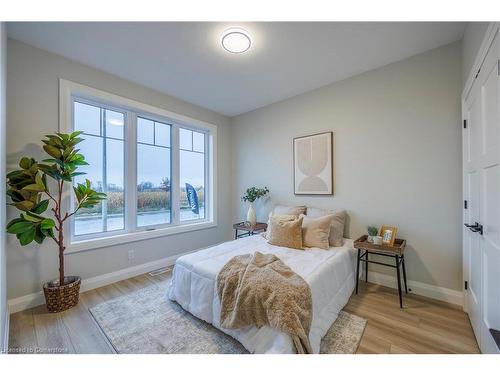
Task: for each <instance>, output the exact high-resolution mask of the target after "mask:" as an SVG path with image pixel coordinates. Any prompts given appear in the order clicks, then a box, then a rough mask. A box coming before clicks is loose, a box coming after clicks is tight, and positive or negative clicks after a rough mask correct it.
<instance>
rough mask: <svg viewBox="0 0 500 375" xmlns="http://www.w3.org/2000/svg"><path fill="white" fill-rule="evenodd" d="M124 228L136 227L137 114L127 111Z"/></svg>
mask: <svg viewBox="0 0 500 375" xmlns="http://www.w3.org/2000/svg"><path fill="white" fill-rule="evenodd" d="M125 186H126V188H125V229H126V231H127V232H133V231H135V230H136V228H137V115H136V114H135V113H133V112H127V128H126V138H125Z"/></svg>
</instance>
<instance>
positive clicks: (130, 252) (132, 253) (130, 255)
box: [128, 250, 135, 262]
mask: <svg viewBox="0 0 500 375" xmlns="http://www.w3.org/2000/svg"><path fill="white" fill-rule="evenodd" d="M134 258H135V254H134V250H129V251H128V261H129V262H132V261H133V260H134Z"/></svg>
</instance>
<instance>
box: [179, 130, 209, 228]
mask: <svg viewBox="0 0 500 375" xmlns="http://www.w3.org/2000/svg"><path fill="white" fill-rule="evenodd" d="M179 149H180V168H179V171H180V178H179V182H180V189H181V202H180V203H181V215H180V219H181V221H186V220H193V219H203V218H205V160H206V158H205V134H204V133H201V132H197V131H194V130H188V129H183V128H180V129H179ZM190 194H191V196H189V195H190ZM189 198H191V199H189ZM193 205H194V209H193ZM196 208H197V209H196Z"/></svg>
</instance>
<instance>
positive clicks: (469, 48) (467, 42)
mask: <svg viewBox="0 0 500 375" xmlns="http://www.w3.org/2000/svg"><path fill="white" fill-rule="evenodd" d="M488 25H489V22H469V23H468V24H467V26H466V28H465V32H464V37H463V40H462V83H463V84H465V82H466V81H467V78H469V74H470V70H471V69H472V65H473V64H474V60H475V58H476V55H477V52H478V51H479V47H481V42H482V41H483V38H484V35H485V33H486V30H487V29H488Z"/></svg>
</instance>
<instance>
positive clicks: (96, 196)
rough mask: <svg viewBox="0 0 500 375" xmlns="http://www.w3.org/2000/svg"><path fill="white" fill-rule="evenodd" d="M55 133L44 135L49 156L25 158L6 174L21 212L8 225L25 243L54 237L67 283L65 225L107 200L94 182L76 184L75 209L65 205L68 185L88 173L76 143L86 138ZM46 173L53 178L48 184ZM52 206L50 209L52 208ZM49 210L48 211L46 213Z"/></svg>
mask: <svg viewBox="0 0 500 375" xmlns="http://www.w3.org/2000/svg"><path fill="white" fill-rule="evenodd" d="M81 133H82V132H73V133H71V134H64V133H56V134H51V135H47V136H45V137H46V139H43V140H42V142H43V143H44V145H43V149H44V151H45V152H46V153H47V154H48V155H49V156H50V158H48V159H44V160H43V161H42V162H37V161H36V160H35V159H33V158H28V157H23V158H22V159H21V160H20V161H19V167H20V168H21V169H17V170H14V171H12V172H10V173H8V174H7V185H8V189H7V195H8V196H9V197H10V200H11V203H10V205H11V206H14V207H15V208H17V209H18V210H19V211H21V213H20V216H19V218H17V219H14V220H12V221H10V222H9V223H8V224H7V232H8V233H11V234H15V235H16V237H17V239H18V240H19V243H20V244H21V245H22V246H25V245H28V244H30V243H31V242H33V241H35V242H37V243H39V244H41V243H42V242H43V241H44V240H45V239H46V238H51V239H52V240H54V242H55V243H56V244H57V246H58V249H59V285H60V286H62V285H64V250H65V249H66V246H65V242H64V224H65V222H66V220H68V219H69V218H70V217H71V216H73V215H74V214H75V213H76V212H77V211H78V210H79V209H80V208H90V207H93V206H94V205H96V204H99V202H101V201H102V200H103V199H106V194H104V193H99V192H97V191H95V190H93V189H92V187H91V182H90V181H89V180H85V183H84V184H77V185H76V186H74V187H73V192H74V195H75V198H76V200H75V201H76V208H75V209H74V210H73V211H71V212H68V211H66V210H64V209H63V207H62V198H63V193H64V190H65V184H67V183H68V184H71V183H72V180H73V178H74V177H76V176H79V175H82V174H85V173H83V172H77V169H78V167H80V166H82V165H88V163H87V162H86V161H85V157H84V156H83V155H82V154H79V153H78V152H79V150H78V149H77V148H75V146H76V145H77V144H78V143H80V142H81V141H83V139H82V138H79V137H78V136H79V135H80V134H81ZM47 176H48V177H49V178H50V179H51V180H53V181H54V183H53V184H50V185H49V184H48V181H47ZM49 208H50V210H49ZM47 210H49V211H48V212H47Z"/></svg>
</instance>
